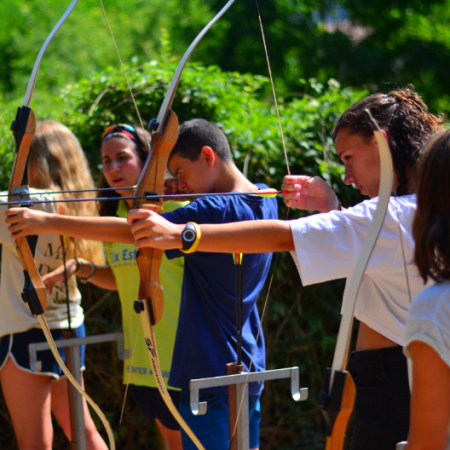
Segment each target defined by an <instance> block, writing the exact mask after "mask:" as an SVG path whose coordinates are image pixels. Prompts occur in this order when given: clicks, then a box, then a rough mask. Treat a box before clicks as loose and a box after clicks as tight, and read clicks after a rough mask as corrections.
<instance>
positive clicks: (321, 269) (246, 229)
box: [128, 89, 443, 450]
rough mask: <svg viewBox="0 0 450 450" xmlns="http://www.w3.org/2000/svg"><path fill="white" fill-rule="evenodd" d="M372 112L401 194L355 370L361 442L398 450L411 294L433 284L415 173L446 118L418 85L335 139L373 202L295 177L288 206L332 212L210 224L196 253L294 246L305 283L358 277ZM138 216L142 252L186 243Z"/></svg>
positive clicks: (358, 113)
mask: <svg viewBox="0 0 450 450" xmlns="http://www.w3.org/2000/svg"><path fill="white" fill-rule="evenodd" d="M365 109H369V110H370V111H371V112H372V114H373V116H374V117H375V119H376V120H377V122H378V123H379V124H380V125H381V128H382V129H383V133H384V135H385V137H386V139H387V140H388V142H389V145H390V148H391V153H392V159H393V164H394V173H395V187H396V191H397V193H398V197H396V198H395V199H392V198H391V200H390V202H389V206H388V211H387V215H386V218H385V220H384V223H383V227H382V229H381V232H380V235H379V237H378V240H377V242H376V246H375V248H374V250H373V253H372V256H371V258H370V260H369V263H368V266H367V270H366V272H365V275H364V277H363V279H362V283H361V285H360V288H359V294H358V296H357V303H356V309H355V314H354V315H355V317H356V318H357V319H358V320H359V321H360V329H359V334H358V339H357V344H356V351H355V352H353V353H352V356H351V360H350V367H349V370H350V373H351V374H352V377H353V379H354V382H355V384H356V403H355V419H354V433H353V439H352V446H351V448H352V450H359V449H360V450H371V449H374V450H376V449H379V448H383V449H386V450H394V449H395V446H396V444H397V442H399V441H402V440H404V439H406V437H407V435H408V428H409V397H410V394H409V386H408V377H407V365H406V359H405V356H404V355H403V353H402V346H403V344H404V332H405V322H406V315H407V310H408V307H409V303H410V301H411V299H412V298H414V297H415V296H416V295H417V294H419V293H420V292H421V291H422V290H423V289H424V284H423V281H422V280H421V278H420V277H419V276H418V274H417V270H415V268H414V266H413V264H412V255H413V251H414V243H413V240H412V236H411V224H412V220H413V216H414V213H415V210H416V197H415V195H414V180H413V173H414V169H415V166H416V163H417V161H418V159H419V155H420V150H421V147H422V145H423V144H424V142H425V141H426V140H427V138H428V137H429V136H430V135H432V134H433V133H434V132H436V131H438V130H439V129H441V128H442V123H443V122H442V121H441V120H439V119H438V118H437V117H436V116H434V115H432V114H430V113H429V112H428V109H427V107H426V105H425V104H424V103H423V101H422V99H421V98H420V96H419V95H418V94H416V93H415V92H413V91H411V90H410V89H404V90H401V91H393V92H391V93H389V94H387V95H386V94H375V95H371V96H368V97H366V98H364V99H362V100H360V101H359V102H357V103H356V104H354V105H353V106H351V107H350V108H349V109H348V110H346V111H345V112H344V113H343V115H342V116H341V117H340V119H339V120H338V121H337V124H336V126H335V129H334V131H333V138H334V143H335V147H336V152H337V155H338V157H339V159H340V160H341V161H342V162H343V164H344V165H345V180H344V181H345V183H346V184H353V185H354V186H355V187H356V188H357V189H359V190H360V191H361V193H362V194H364V195H367V196H368V197H369V198H370V200H367V201H364V202H362V203H361V204H358V205H356V206H355V207H352V208H349V209H347V210H341V205H340V203H339V201H338V199H337V197H336V195H335V193H334V192H333V191H332V189H331V188H330V187H329V186H328V185H327V184H326V183H325V182H324V181H323V180H321V179H319V178H318V177H314V178H311V177H305V176H287V177H285V183H284V185H283V186H282V189H283V190H284V191H287V192H286V193H285V194H284V197H285V200H286V204H287V205H288V206H293V207H296V208H300V209H308V210H318V211H320V212H323V213H324V214H316V215H312V216H309V217H304V218H301V219H298V220H294V221H289V222H286V221H280V220H264V221H258V222H254V221H252V222H240V223H233V224H221V225H200V226H199V229H200V232H201V239H200V240H199V242H198V243H197V248H196V250H197V251H199V252H224V253H240V252H244V253H260V252H274V251H290V252H293V253H292V254H293V257H294V259H295V261H296V264H297V267H298V271H299V274H300V277H301V280H302V283H303V285H304V286H306V285H309V284H313V283H320V282H324V281H328V280H333V279H337V278H347V277H349V276H350V275H351V274H352V272H353V269H354V266H355V263H356V259H357V257H358V255H359V253H360V250H361V247H362V244H363V242H364V239H365V238H366V236H367V231H368V228H369V225H370V223H371V221H372V216H373V214H374V211H375V209H376V206H377V202H378V199H377V195H378V188H379V185H380V158H379V154H378V144H377V141H376V139H375V136H374V133H373V131H372V129H371V127H370V126H369V125H368V123H367V117H366V113H365V112H364V110H365ZM128 220H129V222H130V224H132V231H133V234H134V237H135V240H136V243H135V245H136V247H137V248H142V247H145V246H152V247H157V248H161V249H173V248H181V246H182V240H181V236H182V233H183V229H184V227H183V225H176V224H174V223H171V222H168V221H166V220H164V218H162V217H159V216H156V215H155V214H153V213H151V212H149V211H145V210H135V211H131V212H130V214H129V216H128ZM399 233H401V234H399ZM400 244H402V245H400ZM405 267H406V270H407V277H405ZM408 284H409V286H408Z"/></svg>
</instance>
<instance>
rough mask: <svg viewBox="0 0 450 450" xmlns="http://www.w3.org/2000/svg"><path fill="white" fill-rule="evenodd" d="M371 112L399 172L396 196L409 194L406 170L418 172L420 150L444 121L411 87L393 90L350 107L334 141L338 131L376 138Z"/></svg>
mask: <svg viewBox="0 0 450 450" xmlns="http://www.w3.org/2000/svg"><path fill="white" fill-rule="evenodd" d="M365 109H369V110H370V112H371V113H372V115H373V116H374V118H375V119H376V120H377V122H378V123H379V124H380V127H381V128H382V129H383V130H385V131H386V133H387V135H388V139H389V147H390V149H391V153H392V160H393V163H394V169H395V171H396V173H397V181H398V187H397V195H406V194H410V193H411V192H408V181H409V180H408V177H407V174H406V172H407V169H408V168H409V169H411V170H412V171H413V172H414V171H415V169H416V165H417V161H418V160H419V157H420V151H421V148H422V147H423V145H424V144H425V142H426V141H427V140H428V139H429V137H430V136H431V135H433V134H434V133H436V132H437V131H439V130H441V129H442V128H443V126H442V125H443V123H444V120H443V119H440V118H439V117H437V116H435V115H434V114H431V113H430V112H428V107H427V105H426V104H425V103H424V102H423V100H422V98H421V97H420V95H419V94H417V92H414V91H413V89H412V88H405V89H402V90H398V91H392V92H390V93H389V94H373V95H369V96H368V97H365V98H363V99H362V100H360V101H359V102H356V103H355V104H354V105H352V106H350V108H348V109H347V110H346V111H345V112H344V113H343V114H342V116H341V117H340V118H339V119H338V121H337V123H336V126H335V128H334V130H333V139H334V140H336V136H337V134H338V132H339V131H340V130H342V129H347V130H349V133H350V134H357V135H360V136H361V137H362V138H363V139H365V140H367V141H369V140H370V139H371V138H372V136H373V131H372V129H371V128H370V126H369V124H368V121H367V115H366V113H365V112H364V110H365Z"/></svg>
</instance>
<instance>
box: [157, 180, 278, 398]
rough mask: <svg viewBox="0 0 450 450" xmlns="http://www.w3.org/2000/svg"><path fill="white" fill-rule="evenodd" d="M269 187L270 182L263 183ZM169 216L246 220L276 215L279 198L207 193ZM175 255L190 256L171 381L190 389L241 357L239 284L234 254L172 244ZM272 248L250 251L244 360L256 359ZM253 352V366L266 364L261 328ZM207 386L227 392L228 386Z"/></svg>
mask: <svg viewBox="0 0 450 450" xmlns="http://www.w3.org/2000/svg"><path fill="white" fill-rule="evenodd" d="M258 187H259V188H260V189H266V188H267V186H265V185H258ZM162 215H163V216H164V217H165V218H166V219H167V220H169V221H171V222H173V223H177V224H184V223H187V222H196V223H199V224H202V223H211V224H213V223H229V222H241V221H244V220H258V219H277V218H278V213H277V201H276V199H275V198H264V197H257V196H251V195H242V196H224V197H203V198H200V199H198V200H196V201H194V202H192V203H190V204H189V205H187V206H185V207H184V208H179V209H177V210H175V211H173V212H170V213H166V214H162ZM166 256H167V257H168V258H169V259H171V258H175V257H179V256H184V257H185V265H184V278H183V290H182V294H181V306H180V316H179V319H178V329H177V336H176V339H175V348H174V352H173V362H172V370H171V372H170V378H169V384H170V386H174V387H178V388H181V389H189V381H190V380H192V379H196V378H206V377H216V376H222V375H226V365H227V363H230V362H236V360H237V354H236V289H235V267H234V261H233V255H231V254H225V253H203V252H194V253H191V254H184V253H182V252H181V251H180V250H168V251H166ZM271 260H272V254H271V253H259V254H245V255H244V257H243V265H244V268H243V271H244V305H243V314H242V321H243V330H242V362H243V363H244V365H245V369H246V370H248V365H249V363H250V360H251V356H252V352H253V348H254V345H255V340H256V334H257V332H258V328H259V324H260V318H259V313H258V309H257V307H256V300H257V298H258V295H259V293H260V291H261V289H262V288H263V286H264V282H265V280H266V278H267V275H268V273H269V269H270V263H271ZM260 333H261V334H260V336H259V339H258V344H257V347H256V350H255V356H254V358H253V364H252V369H251V370H252V372H254V371H262V370H265V346H264V337H263V334H262V329H261V332H260ZM262 388H263V383H262V382H258V383H251V384H250V385H249V394H250V395H259V394H260V393H261V391H262ZM204 392H209V393H214V394H221V395H226V394H228V387H223V388H212V389H205V390H204Z"/></svg>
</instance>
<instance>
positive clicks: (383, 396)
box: [350, 347, 410, 450]
mask: <svg viewBox="0 0 450 450" xmlns="http://www.w3.org/2000/svg"><path fill="white" fill-rule="evenodd" d="M350 373H351V375H352V377H353V380H354V381H355V385H356V400H355V417H354V422H353V436H352V442H351V450H395V447H396V444H397V443H398V442H400V441H406V440H407V437H408V430H409V400H410V391H409V385H408V370H407V364H406V358H405V356H404V355H403V352H402V348H401V347H392V348H384V349H381V350H367V351H362V352H353V353H352V355H351V358H350Z"/></svg>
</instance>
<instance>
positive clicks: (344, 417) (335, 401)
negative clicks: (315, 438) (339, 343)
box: [319, 369, 356, 450]
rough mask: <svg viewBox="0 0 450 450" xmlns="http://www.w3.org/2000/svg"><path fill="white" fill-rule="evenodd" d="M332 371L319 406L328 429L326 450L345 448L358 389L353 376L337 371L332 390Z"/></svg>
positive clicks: (328, 374)
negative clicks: (345, 439)
mask: <svg viewBox="0 0 450 450" xmlns="http://www.w3.org/2000/svg"><path fill="white" fill-rule="evenodd" d="M330 379H331V369H327V377H326V381H325V386H324V389H323V390H322V391H321V392H320V394H319V405H320V409H321V410H322V413H323V416H324V419H325V424H326V428H327V443H326V450H342V449H343V448H344V438H345V431H346V429H347V424H348V421H349V419H350V416H351V414H352V412H353V406H354V404H355V397H356V388H355V383H354V381H353V379H352V377H351V375H350V374H349V373H348V372H347V371H344V370H336V371H335V372H334V377H333V385H332V386H331V390H330Z"/></svg>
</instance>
